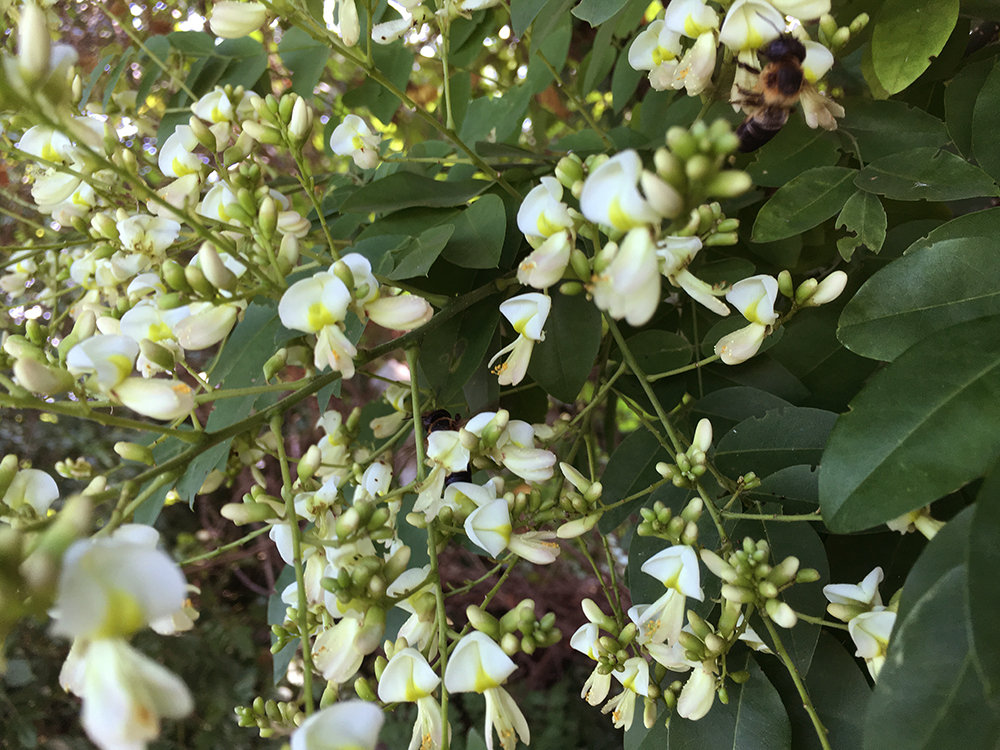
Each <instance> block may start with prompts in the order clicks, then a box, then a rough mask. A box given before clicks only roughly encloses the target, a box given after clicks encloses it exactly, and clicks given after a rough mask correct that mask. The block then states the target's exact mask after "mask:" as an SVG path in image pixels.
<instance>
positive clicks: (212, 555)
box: [178, 524, 271, 568]
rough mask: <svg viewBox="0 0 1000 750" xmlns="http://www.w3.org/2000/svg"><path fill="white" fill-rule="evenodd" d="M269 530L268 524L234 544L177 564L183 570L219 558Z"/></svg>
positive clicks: (225, 545)
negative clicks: (197, 563)
mask: <svg viewBox="0 0 1000 750" xmlns="http://www.w3.org/2000/svg"><path fill="white" fill-rule="evenodd" d="M270 530H271V525H270V524H267V525H266V526H261V527H260V528H259V529H254V530H253V531H251V532H250V533H249V534H247V535H246V536H244V537H241V538H240V539H237V540H236V541H235V542H230V543H229V544H224V545H222V546H221V547H219V548H217V549H214V550H212V551H211V552H206V553H205V554H203V555H195V556H194V557H189V558H188V559H186V560H181V561H180V563H178V564H179V565H180V566H181V567H182V568H185V567H187V566H188V565H193V564H194V563H196V562H203V561H204V560H212V559H213V558H216V557H219V555H221V554H223V553H224V552H228V551H229V550H231V549H235V548H237V547H242V546H243V545H244V544H246V543H247V542H249V541H250V540H251V539H255V538H257V537H259V536H260V535H261V534H266V533H267V532H268V531H270Z"/></svg>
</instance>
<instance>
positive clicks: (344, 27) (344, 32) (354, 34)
mask: <svg viewBox="0 0 1000 750" xmlns="http://www.w3.org/2000/svg"><path fill="white" fill-rule="evenodd" d="M323 21H324V22H325V23H326V27H327V28H328V29H330V31H335V32H336V33H337V34H339V35H340V38H341V39H342V40H343V41H344V44H346V45H347V46H348V47H353V46H354V45H355V44H357V43H358V38H359V37H360V36H361V25H360V24H359V23H358V7H357V5H355V0H323Z"/></svg>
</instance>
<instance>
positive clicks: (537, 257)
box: [517, 231, 573, 291]
mask: <svg viewBox="0 0 1000 750" xmlns="http://www.w3.org/2000/svg"><path fill="white" fill-rule="evenodd" d="M572 250H573V233H572V232H570V231H562V232H555V233H553V234H552V235H551V236H550V237H549V238H548V239H546V240H545V242H543V243H542V244H541V245H539V246H538V248H537V249H536V250H535V251H534V252H533V253H531V254H530V255H529V256H528V257H527V258H525V259H524V260H522V261H521V264H520V265H519V266H518V267H517V280H518V281H520V282H521V283H522V284H524V285H526V286H531V287H534V288H535V289H541V290H543V291H544V290H546V289H548V288H549V287H550V286H552V285H553V284H556V283H558V282H559V280H560V279H562V277H563V274H564V273H566V266H567V265H568V264H569V257H570V253H571V252H572Z"/></svg>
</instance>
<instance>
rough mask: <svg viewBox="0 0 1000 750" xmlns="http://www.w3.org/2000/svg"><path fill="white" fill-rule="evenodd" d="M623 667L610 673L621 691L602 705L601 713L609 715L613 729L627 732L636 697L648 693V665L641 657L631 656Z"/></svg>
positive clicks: (630, 725)
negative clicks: (620, 685)
mask: <svg viewBox="0 0 1000 750" xmlns="http://www.w3.org/2000/svg"><path fill="white" fill-rule="evenodd" d="M623 666H624V669H623V670H622V671H618V672H613V673H612V674H614V676H615V679H616V680H618V681H619V682H620V683H621V684H622V691H621V692H620V693H619V694H618V695H616V696H614V697H612V698H611V700H609V701H608V702H607V703H606V704H604V708H602V709H601V713H602V714H606V713H611V718H612V719H613V720H614V723H615V728H616V729H624V730H625V731H626V732H627V731H628V730H629V729H630V728H631V727H632V718H633V716H634V715H635V699H636V696H639V695H642V696H645V695H647V694H648V692H649V664H647V663H646V660H645V659H643V658H642V657H641V656H633V657H632V658H630V659H626V660H625V664H624V665H623Z"/></svg>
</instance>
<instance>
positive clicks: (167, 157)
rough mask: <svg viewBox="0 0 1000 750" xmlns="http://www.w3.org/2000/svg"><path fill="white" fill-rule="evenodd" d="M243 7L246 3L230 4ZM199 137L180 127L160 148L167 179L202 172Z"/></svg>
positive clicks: (161, 167) (188, 127) (158, 160)
mask: <svg viewBox="0 0 1000 750" xmlns="http://www.w3.org/2000/svg"><path fill="white" fill-rule="evenodd" d="M228 4H229V5H243V4H244V3H228ZM196 148H198V137H197V136H196V135H195V134H194V131H193V130H191V126H190V125H178V126H177V127H176V128H175V129H174V132H173V133H171V134H170V135H169V136H168V137H167V140H165V141H164V142H163V145H162V146H161V147H160V153H159V155H158V156H157V164H158V165H159V167H160V171H161V172H163V174H164V176H166V177H184V176H186V175H191V174H197V173H198V172H200V171H201V167H202V163H201V159H199V158H198V157H197V156H196V155H195V154H194V150H195V149H196Z"/></svg>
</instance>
